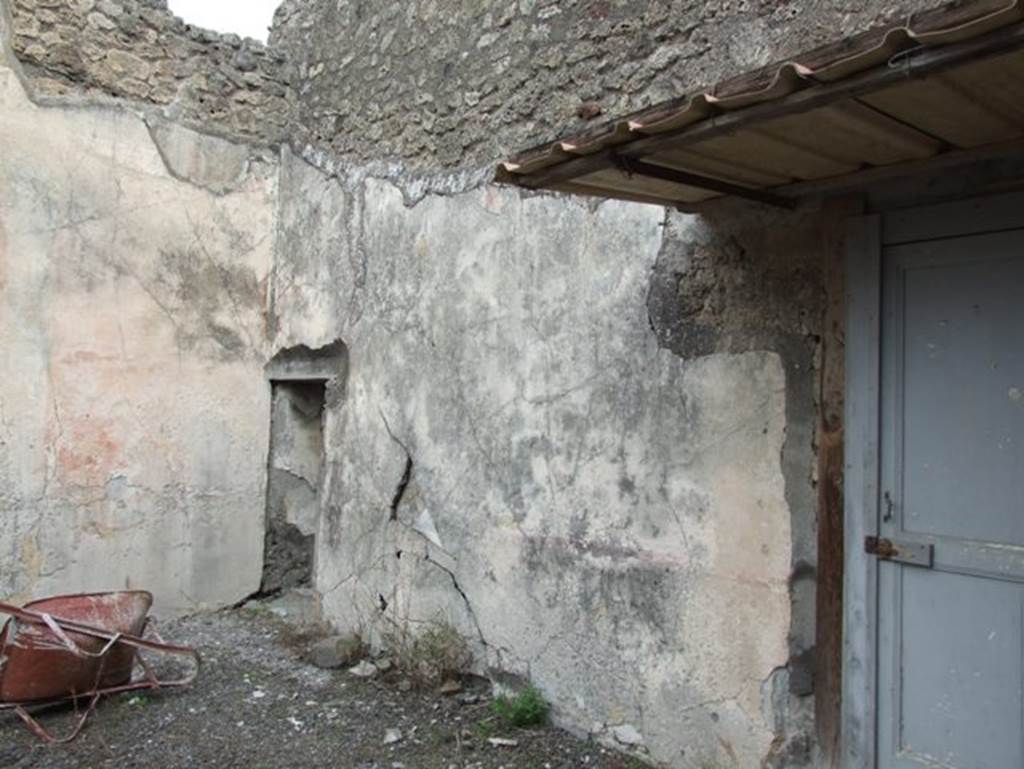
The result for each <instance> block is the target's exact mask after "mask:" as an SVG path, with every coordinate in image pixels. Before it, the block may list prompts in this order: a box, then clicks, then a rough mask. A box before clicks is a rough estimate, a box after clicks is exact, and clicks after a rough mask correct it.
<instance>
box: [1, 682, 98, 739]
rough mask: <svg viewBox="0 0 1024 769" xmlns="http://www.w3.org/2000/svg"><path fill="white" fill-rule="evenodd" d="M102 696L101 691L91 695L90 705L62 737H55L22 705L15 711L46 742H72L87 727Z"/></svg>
mask: <svg viewBox="0 0 1024 769" xmlns="http://www.w3.org/2000/svg"><path fill="white" fill-rule="evenodd" d="M102 696H103V695H102V694H101V693H100V692H96V693H95V694H93V695H92V697H90V699H89V706H88V707H87V708H86V709H85V712H84V713H82V714H81V715H80V716H78V720H77V721H76V722H75V725H74V727H72V729H71V731H70V732H68V734H66V735H64V736H62V737H55V736H54V735H53V734H51V733H50V732H49V731H47V729H46V728H45V727H44V726H43V725H42V724H41V723H39V722H38V721H37V720H36V719H35V718H33V717H32V715H31V714H30V713H29V712H28V711H27V710H25V708H23V707H22V706H21V705H19V706H17V707H16V708H14V712H15V713H17V714H18V718H20V719H21V720H22V721H24V722H25V725H26V726H28V728H29V729H31V730H32V733H33V734H35V735H36V736H37V737H39V738H40V739H42V740H45V741H46V742H52V743H57V744H65V743H68V742H72V741H73V740H74V739H75V738H76V737H78V735H79V734H80V733H81V731H82V729H83V728H84V727H85V722H86V721H88V720H89V716H91V715H92V712H93V711H94V710H95V709H96V703H97V702H99V701H100V697H102Z"/></svg>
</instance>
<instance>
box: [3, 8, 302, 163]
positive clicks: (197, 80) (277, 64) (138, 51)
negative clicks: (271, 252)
mask: <svg viewBox="0 0 1024 769" xmlns="http://www.w3.org/2000/svg"><path fill="white" fill-rule="evenodd" d="M4 1H6V2H7V4H8V6H9V8H10V14H11V22H12V34H11V46H12V49H13V52H14V54H15V56H17V58H18V59H19V60H20V61H21V63H22V66H23V69H24V71H25V74H26V76H27V80H28V84H29V86H30V88H31V89H32V91H33V95H34V96H35V97H37V98H53V97H58V98H60V97H76V96H89V97H96V96H113V97H119V98H122V99H126V100H130V101H134V102H136V103H142V104H149V105H159V106H160V107H161V108H162V110H163V112H164V114H165V115H166V116H167V117H170V118H172V119H175V120H177V121H178V122H181V123H184V124H186V125H190V126H192V127H195V128H202V129H204V130H207V131H212V132H216V133H222V134H226V135H229V136H231V137H233V138H240V139H246V140H251V141H258V142H266V143H278V142H280V141H283V140H284V139H285V138H287V136H288V124H289V110H290V103H291V100H290V89H289V86H288V82H287V80H286V77H285V74H286V73H285V67H284V66H283V56H282V55H281V54H280V53H277V52H274V51H272V50H271V49H269V48H267V47H266V46H265V45H263V44H262V43H260V42H258V41H256V40H252V39H249V38H247V39H244V40H243V39H241V38H239V37H238V36H237V35H231V34H218V33H215V32H210V31H208V30H204V29H200V28H198V27H194V26H191V25H189V24H186V23H185V22H184V21H182V20H181V19H179V18H177V17H176V16H174V15H173V14H172V13H171V12H170V11H169V10H168V8H167V2H166V0H0V2H4Z"/></svg>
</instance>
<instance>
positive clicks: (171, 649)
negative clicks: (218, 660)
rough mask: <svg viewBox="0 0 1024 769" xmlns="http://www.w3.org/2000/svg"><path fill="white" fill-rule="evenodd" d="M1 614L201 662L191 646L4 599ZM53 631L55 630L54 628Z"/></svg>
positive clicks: (0, 607) (108, 641)
mask: <svg viewBox="0 0 1024 769" xmlns="http://www.w3.org/2000/svg"><path fill="white" fill-rule="evenodd" d="M0 614H9V615H10V616H12V617H14V618H15V619H16V620H18V621H19V622H25V623H28V624H31V625H41V626H43V627H46V628H47V629H51V624H52V623H55V624H56V625H57V626H58V627H59V628H61V629H63V630H65V631H68V630H69V631H71V632H73V633H77V634H78V635H84V636H88V637H90V638H96V639H98V640H100V641H106V642H107V643H108V644H111V643H115V642H116V643H123V644H125V645H127V646H132V647H135V648H136V649H147V650H149V651H154V652H162V653H164V654H181V655H186V656H191V657H194V658H195V660H196V662H200V657H199V653H198V652H197V651H196V650H195V649H193V648H191V647H189V646H179V645H176V644H169V643H166V642H163V641H152V640H150V639H148V638H142V637H140V636H136V635H132V634H131V633H115V632H112V631H110V630H104V629H103V628H98V627H93V626H92V625H85V624H83V623H81V622H76V621H74V620H70V619H63V618H62V617H56V616H53V615H51V614H45V613H42V612H37V611H32V610H31V609H22V608H20V607H18V606H13V605H11V604H9V603H4V602H2V601H0ZM51 632H53V631H52V629H51ZM58 635H59V634H58ZM72 647H74V648H72V649H71V651H75V648H77V647H75V645H74V644H72ZM76 653H77V652H76Z"/></svg>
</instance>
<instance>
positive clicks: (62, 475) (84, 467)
mask: <svg viewBox="0 0 1024 769" xmlns="http://www.w3.org/2000/svg"><path fill="white" fill-rule="evenodd" d="M112 432H113V431H112V426H111V425H110V424H109V423H106V422H104V421H102V420H100V419H98V418H95V417H90V416H86V417H81V418H76V419H75V420H74V421H73V422H71V423H70V424H67V423H65V424H64V431H63V434H62V436H61V438H60V446H59V447H58V448H57V462H56V476H57V480H58V481H59V482H60V483H62V484H64V485H67V486H101V485H103V484H104V483H106V482H107V479H108V478H110V476H111V475H112V474H113V470H114V468H115V467H117V466H118V465H119V464H120V462H121V448H122V447H121V444H120V443H118V441H117V440H116V439H115V438H114V436H113V435H112Z"/></svg>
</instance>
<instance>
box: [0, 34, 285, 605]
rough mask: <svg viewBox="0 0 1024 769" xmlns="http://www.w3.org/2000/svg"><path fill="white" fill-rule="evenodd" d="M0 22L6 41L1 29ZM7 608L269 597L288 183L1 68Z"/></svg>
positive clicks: (1, 513)
mask: <svg viewBox="0 0 1024 769" xmlns="http://www.w3.org/2000/svg"><path fill="white" fill-rule="evenodd" d="M0 31H2V30H0ZM0 147H2V151H0V361H2V364H0V370H2V372H3V376H0V595H3V596H5V597H6V598H7V599H11V600H16V601H17V600H22V599H27V598H29V597H38V596H40V595H46V594H52V593H59V592H68V591H75V592H77V591H90V590H106V589H119V588H127V587H137V588H147V589H150V590H152V591H153V592H154V593H155V594H156V599H157V608H158V610H160V611H161V612H164V613H176V612H181V611H186V610H192V609H195V608H197V607H201V606H221V605H224V604H228V603H233V602H234V601H236V600H238V599H239V598H242V597H244V596H245V595H247V594H249V593H251V592H253V591H254V590H255V589H256V588H257V586H258V585H259V579H260V565H261V553H262V544H263V506H264V488H265V472H266V444H267V418H268V416H267V415H268V413H269V402H268V387H267V384H266V382H265V381H264V379H263V376H262V366H263V363H264V361H265V360H266V352H265V347H266V341H265V317H264V311H265V301H266V300H265V290H266V281H267V275H268V273H269V271H270V269H271V256H272V254H271V242H270V237H269V236H270V233H271V230H272V216H273V211H274V202H275V200H276V174H275V172H274V168H275V167H274V164H273V158H271V159H270V161H271V162H269V163H268V162H266V161H264V160H262V159H260V157H259V156H252V155H250V152H249V150H248V149H246V148H244V147H240V146H239V145H234V144H231V143H230V142H226V141H224V140H221V139H213V138H211V137H207V136H200V135H198V134H194V133H192V132H191V131H188V130H187V129H183V128H179V127H175V126H173V125H169V124H156V123H153V124H147V122H145V121H144V120H143V119H142V117H141V116H139V115H138V114H135V113H133V112H132V111H130V110H127V109H124V108H119V107H113V106H102V105H95V104H90V103H88V102H86V101H78V102H74V103H67V104H65V105H64V106H62V107H41V106H38V105H37V104H35V103H33V101H31V100H30V99H29V98H28V96H27V94H26V91H25V89H24V87H23V84H22V81H21V79H20V77H19V74H18V72H17V71H16V69H14V68H12V66H11V65H9V64H7V63H6V62H5V61H2V60H0Z"/></svg>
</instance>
